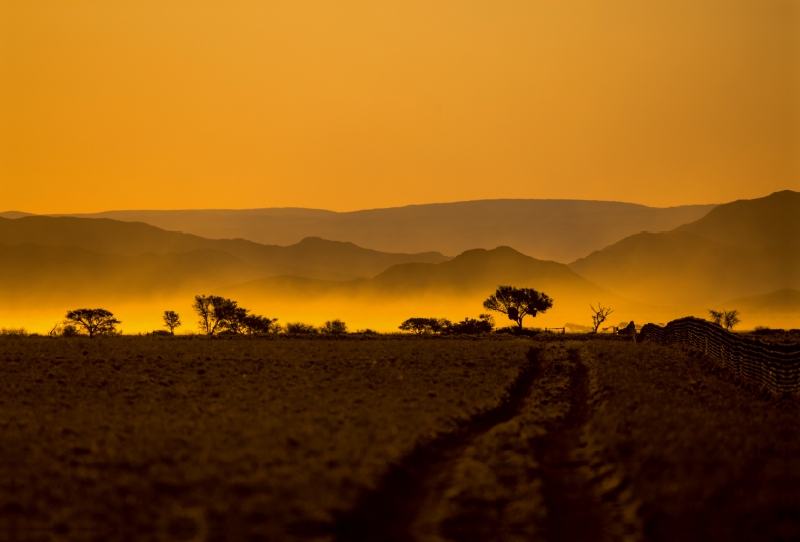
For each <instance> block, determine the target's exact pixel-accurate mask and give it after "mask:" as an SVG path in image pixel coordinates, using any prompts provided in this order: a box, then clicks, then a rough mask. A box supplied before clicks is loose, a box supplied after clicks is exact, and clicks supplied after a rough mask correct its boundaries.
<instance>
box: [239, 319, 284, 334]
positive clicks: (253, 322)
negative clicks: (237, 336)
mask: <svg viewBox="0 0 800 542" xmlns="http://www.w3.org/2000/svg"><path fill="white" fill-rule="evenodd" d="M277 321H278V319H277V318H266V317H264V316H261V315H257V314H248V315H246V316H245V317H244V318H243V319H242V322H241V326H242V329H243V331H244V332H245V333H247V334H248V335H266V334H267V333H275V331H276V330H277V329H279V326H278V325H277V324H276V322H277Z"/></svg>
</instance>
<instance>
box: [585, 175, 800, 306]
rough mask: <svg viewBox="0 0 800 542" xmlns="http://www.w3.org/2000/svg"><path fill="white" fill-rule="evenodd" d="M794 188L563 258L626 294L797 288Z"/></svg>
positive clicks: (666, 300)
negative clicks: (581, 255) (578, 256)
mask: <svg viewBox="0 0 800 542" xmlns="http://www.w3.org/2000/svg"><path fill="white" fill-rule="evenodd" d="M798 217H800V194H798V193H797V192H791V191H783V192H777V193H774V194H772V195H770V196H767V197H765V198H760V199H755V200H742V201H736V202H733V203H729V204H725V205H720V206H719V207H717V208H715V209H713V210H712V211H711V212H709V214H708V215H707V216H706V217H704V218H702V219H700V220H697V221H695V222H693V223H691V224H687V225H684V226H681V227H678V228H676V229H675V230H673V231H670V232H666V233H656V234H653V233H640V234H637V235H633V236H630V237H627V238H625V239H623V240H621V241H619V242H617V243H615V244H613V245H611V246H609V247H606V248H604V249H603V250H600V251H596V252H594V253H592V254H590V255H589V256H587V257H585V258H581V259H579V260H577V261H575V262H573V263H571V264H570V268H571V269H573V270H574V271H575V272H577V273H579V274H580V275H582V276H584V277H586V278H587V279H589V280H591V281H593V282H596V283H597V284H599V285H601V286H603V287H606V288H608V289H609V290H611V291H613V292H615V293H619V294H621V295H624V296H626V297H629V298H632V299H636V300H639V301H643V302H646V303H656V304H662V305H687V306H698V305H704V304H708V303H719V302H724V301H727V300H730V299H733V298H740V297H745V296H754V295H762V294H765V293H769V292H772V291H775V290H779V289H782V288H800V222H798Z"/></svg>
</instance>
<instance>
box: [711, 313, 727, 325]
mask: <svg viewBox="0 0 800 542" xmlns="http://www.w3.org/2000/svg"><path fill="white" fill-rule="evenodd" d="M708 314H709V315H710V316H711V322H712V323H714V324H717V325H718V326H719V327H722V319H723V318H724V317H725V312H724V311H715V310H713V309H709V310H708Z"/></svg>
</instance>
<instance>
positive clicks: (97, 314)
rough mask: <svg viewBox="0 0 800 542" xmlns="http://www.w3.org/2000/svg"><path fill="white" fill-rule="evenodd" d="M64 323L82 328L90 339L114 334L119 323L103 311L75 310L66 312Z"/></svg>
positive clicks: (109, 313)
mask: <svg viewBox="0 0 800 542" xmlns="http://www.w3.org/2000/svg"><path fill="white" fill-rule="evenodd" d="M64 321H65V322H69V323H71V324H75V325H76V326H80V327H82V328H83V329H84V330H85V331H86V333H88V334H89V338H90V339H91V338H92V337H94V336H95V335H105V334H108V333H114V332H115V331H116V326H117V324H120V323H121V322H120V321H119V320H117V319H116V318H114V315H113V314H112V313H111V312H109V311H107V310H105V309H75V310H73V311H69V312H67V315H66V316H65V317H64Z"/></svg>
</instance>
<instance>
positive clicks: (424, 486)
mask: <svg viewBox="0 0 800 542" xmlns="http://www.w3.org/2000/svg"><path fill="white" fill-rule="evenodd" d="M539 354H540V350H539V349H534V348H531V349H530V350H529V351H528V354H527V356H528V361H529V365H528V366H527V367H526V368H525V369H524V370H523V371H522V372H521V373H520V375H519V376H518V377H517V379H516V381H515V382H514V383H513V384H512V386H511V387H510V388H509V390H508V395H507V397H506V400H505V401H504V402H503V403H502V404H500V405H499V406H497V407H496V408H494V409H492V410H490V411H488V412H485V413H483V414H480V415H478V416H476V417H475V418H473V419H472V420H471V421H470V422H469V423H467V424H466V425H465V426H464V427H463V428H462V429H460V430H458V431H455V432H452V433H448V434H446V435H443V436H442V437H440V438H438V439H436V440H434V441H433V442H431V443H428V444H427V445H426V446H421V447H418V448H417V449H415V450H414V451H413V452H412V453H411V454H409V455H408V456H406V458H405V459H404V460H402V461H401V462H400V463H398V464H396V465H394V466H392V467H391V468H390V470H389V471H388V472H387V474H386V475H385V476H384V478H383V480H382V481H381V483H380V484H379V486H378V487H377V488H376V489H375V490H373V491H370V492H368V493H367V494H365V495H364V496H363V497H362V499H361V502H360V503H359V504H358V505H357V506H356V508H355V509H354V511H353V512H352V513H350V514H347V515H346V516H344V517H342V518H340V520H339V521H338V522H337V525H336V533H335V534H336V540H338V541H341V542H344V541H348V542H351V541H362V540H363V541H367V540H369V541H375V540H381V541H385V542H401V541H403V542H405V541H417V542H423V541H424V542H438V541H441V540H443V539H442V538H441V537H440V536H439V535H438V534H437V532H436V523H435V517H432V516H433V515H435V510H436V508H437V507H438V503H440V502H441V500H442V498H443V495H444V492H445V491H446V490H447V488H448V483H449V480H450V477H451V475H452V469H453V467H454V466H455V464H456V461H457V459H458V458H459V457H460V456H461V455H462V454H463V453H464V451H465V450H466V449H467V448H468V447H469V445H470V444H471V443H472V442H473V441H474V440H475V439H477V438H478V437H480V436H481V435H483V434H484V433H486V432H488V431H490V430H491V429H492V428H493V427H494V426H496V425H498V424H501V423H505V422H507V421H508V420H511V419H512V418H514V417H515V416H517V415H518V414H519V413H520V411H521V409H522V407H523V405H524V403H525V399H526V398H527V397H528V396H529V394H530V390H531V386H532V385H533V382H534V379H535V377H536V374H537V372H538V368H539Z"/></svg>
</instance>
